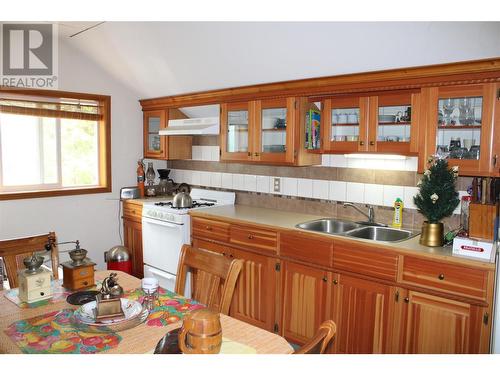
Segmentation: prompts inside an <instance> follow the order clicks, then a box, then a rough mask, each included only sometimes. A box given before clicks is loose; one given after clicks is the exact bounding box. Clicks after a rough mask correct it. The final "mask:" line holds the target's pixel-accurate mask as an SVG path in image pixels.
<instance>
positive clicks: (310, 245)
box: [280, 232, 333, 267]
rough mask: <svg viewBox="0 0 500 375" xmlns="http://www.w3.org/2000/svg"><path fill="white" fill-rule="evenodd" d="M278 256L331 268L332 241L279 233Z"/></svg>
mask: <svg viewBox="0 0 500 375" xmlns="http://www.w3.org/2000/svg"><path fill="white" fill-rule="evenodd" d="M280 255H281V256H284V257H290V258H293V259H297V260H301V261H304V262H308V263H315V264H318V265H321V266H325V267H332V266H333V241H332V240H325V239H323V238H319V237H317V236H310V235H307V234H304V233H302V232H301V233H281V236H280Z"/></svg>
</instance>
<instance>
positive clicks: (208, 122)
mask: <svg viewBox="0 0 500 375" xmlns="http://www.w3.org/2000/svg"><path fill="white" fill-rule="evenodd" d="M219 128H220V121H219V117H199V118H186V119H180V120H169V121H168V126H167V128H166V129H161V130H160V132H159V134H160V135H213V134H219Z"/></svg>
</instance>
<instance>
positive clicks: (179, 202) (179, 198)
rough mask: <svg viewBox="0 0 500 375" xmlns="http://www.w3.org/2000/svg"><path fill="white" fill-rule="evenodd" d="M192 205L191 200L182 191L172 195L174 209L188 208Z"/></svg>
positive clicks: (187, 194)
mask: <svg viewBox="0 0 500 375" xmlns="http://www.w3.org/2000/svg"><path fill="white" fill-rule="evenodd" d="M192 205H193V199H192V198H191V196H190V195H189V193H186V192H184V191H180V192H178V193H177V194H175V195H174V198H173V199H172V207H174V208H190V207H191V206H192Z"/></svg>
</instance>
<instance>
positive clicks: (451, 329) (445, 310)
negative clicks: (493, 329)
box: [404, 290, 490, 354]
mask: <svg viewBox="0 0 500 375" xmlns="http://www.w3.org/2000/svg"><path fill="white" fill-rule="evenodd" d="M405 302H406V304H407V313H406V319H405V325H406V327H405V329H404V334H405V340H404V343H405V344H404V352H405V353H412V354H413V353H415V354H467V353H488V350H489V334H488V332H489V329H488V326H489V324H490V322H489V319H488V317H487V316H486V315H485V314H487V312H486V309H485V308H482V307H480V306H476V305H472V304H469V303H466V302H461V301H457V300H452V299H448V298H443V297H438V296H435V295H432V294H427V293H421V292H416V291H411V290H410V291H408V294H407V297H405Z"/></svg>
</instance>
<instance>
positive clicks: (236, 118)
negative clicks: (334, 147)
mask: <svg viewBox="0 0 500 375" xmlns="http://www.w3.org/2000/svg"><path fill="white" fill-rule="evenodd" d="M309 107H310V105H309V104H308V103H307V100H306V99H305V98H296V97H289V98H279V99H265V100H254V101H249V102H238V103H223V104H222V105H221V161H236V162H251V163H261V164H278V165H279V164H283V165H314V164H321V157H320V155H315V154H310V153H307V151H306V149H305V133H304V130H305V111H306V110H307V109H308V108H309Z"/></svg>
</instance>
